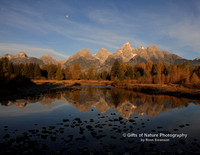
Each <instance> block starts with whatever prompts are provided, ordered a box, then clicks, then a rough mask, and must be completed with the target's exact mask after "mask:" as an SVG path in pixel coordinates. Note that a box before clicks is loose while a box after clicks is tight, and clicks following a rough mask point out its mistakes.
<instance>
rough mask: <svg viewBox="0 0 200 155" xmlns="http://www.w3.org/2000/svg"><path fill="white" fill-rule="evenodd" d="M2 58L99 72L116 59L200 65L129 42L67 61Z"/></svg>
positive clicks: (197, 61) (81, 53)
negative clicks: (114, 50) (76, 66)
mask: <svg viewBox="0 0 200 155" xmlns="http://www.w3.org/2000/svg"><path fill="white" fill-rule="evenodd" d="M1 57H7V58H8V59H9V60H10V61H11V62H13V63H37V64H40V65H45V64H58V63H60V64H62V65H63V66H64V67H65V66H66V65H69V66H73V65H74V64H79V65H80V67H81V70H82V71H87V70H88V68H89V67H90V66H93V67H94V69H95V70H97V71H102V70H107V71H109V70H110V69H111V67H112V65H113V63H114V61H115V60H116V59H117V60H119V61H120V62H125V63H127V64H132V63H134V64H139V63H142V62H144V63H147V62H148V61H149V60H151V61H153V62H154V63H156V62H157V61H158V60H160V61H161V62H162V63H164V64H166V65H170V64H181V63H183V62H185V61H187V62H189V64H190V65H200V57H199V58H196V59H194V60H188V59H184V58H181V57H179V56H178V55H176V54H173V53H170V52H167V51H161V50H160V49H159V48H157V47H156V45H151V46H149V47H147V48H145V47H143V46H140V47H138V48H136V49H133V48H132V47H131V45H130V43H129V42H126V43H125V44H123V45H122V46H121V47H120V48H119V49H118V50H117V51H116V52H114V53H112V54H111V53H109V52H108V51H107V50H106V49H105V48H101V49H100V50H99V51H98V52H97V53H96V54H94V55H91V53H90V52H89V51H88V50H87V49H86V48H85V49H82V50H79V51H78V52H77V53H75V54H73V55H72V56H70V57H69V58H68V59H67V60H56V59H53V58H52V57H51V56H50V55H49V54H47V55H45V56H42V57H41V58H39V59H38V58H34V57H28V56H27V55H26V54H25V53H24V52H23V51H21V52H20V53H18V54H17V55H10V54H5V55H3V56H1Z"/></svg>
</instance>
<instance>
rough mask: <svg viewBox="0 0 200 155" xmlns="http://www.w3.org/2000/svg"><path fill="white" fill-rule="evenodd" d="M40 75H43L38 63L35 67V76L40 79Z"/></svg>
mask: <svg viewBox="0 0 200 155" xmlns="http://www.w3.org/2000/svg"><path fill="white" fill-rule="evenodd" d="M40 77H41V69H40V66H39V64H36V65H35V68H34V78H35V79H40Z"/></svg>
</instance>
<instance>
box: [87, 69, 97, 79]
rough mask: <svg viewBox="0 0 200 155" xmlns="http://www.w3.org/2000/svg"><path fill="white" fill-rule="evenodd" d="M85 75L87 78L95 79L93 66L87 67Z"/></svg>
mask: <svg viewBox="0 0 200 155" xmlns="http://www.w3.org/2000/svg"><path fill="white" fill-rule="evenodd" d="M87 77H88V79H89V80H94V79H95V72H94V68H93V67H92V66H91V67H89V69H88V73H87Z"/></svg>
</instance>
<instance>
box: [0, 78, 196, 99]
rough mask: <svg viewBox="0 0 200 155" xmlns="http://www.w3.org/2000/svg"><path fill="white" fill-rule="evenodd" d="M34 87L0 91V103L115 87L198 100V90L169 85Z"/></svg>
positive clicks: (46, 83)
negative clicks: (59, 92) (62, 92)
mask: <svg viewBox="0 0 200 155" xmlns="http://www.w3.org/2000/svg"><path fill="white" fill-rule="evenodd" d="M32 82H34V83H35V85H34V86H29V87H24V88H16V89H15V90H9V89H8V90H0V92H6V93H5V94H3V95H2V94H1V95H0V101H5V100H16V99H21V98H26V97H31V96H37V95H41V94H45V93H52V92H56V91H65V90H71V91H74V90H77V86H78V87H83V86H85V87H87V86H88V87H104V86H105V87H107V88H111V87H115V88H119V89H126V90H130V91H137V92H141V93H144V94H149V95H168V96H175V97H183V98H188V99H197V100H200V89H195V88H186V87H183V86H181V85H178V84H177V85H176V84H173V85H172V84H171V85H166V84H131V83H127V82H126V83H125V82H124V83H123V82H122V83H118V84H117V85H114V86H113V81H106V80H101V81H98V80H62V81H59V80H32ZM75 86H76V87H75Z"/></svg>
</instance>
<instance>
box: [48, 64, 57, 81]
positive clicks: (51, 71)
mask: <svg viewBox="0 0 200 155" xmlns="http://www.w3.org/2000/svg"><path fill="white" fill-rule="evenodd" d="M56 71H57V66H56V65H54V64H51V65H47V74H48V79H51V80H53V79H55V78H56Z"/></svg>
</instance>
